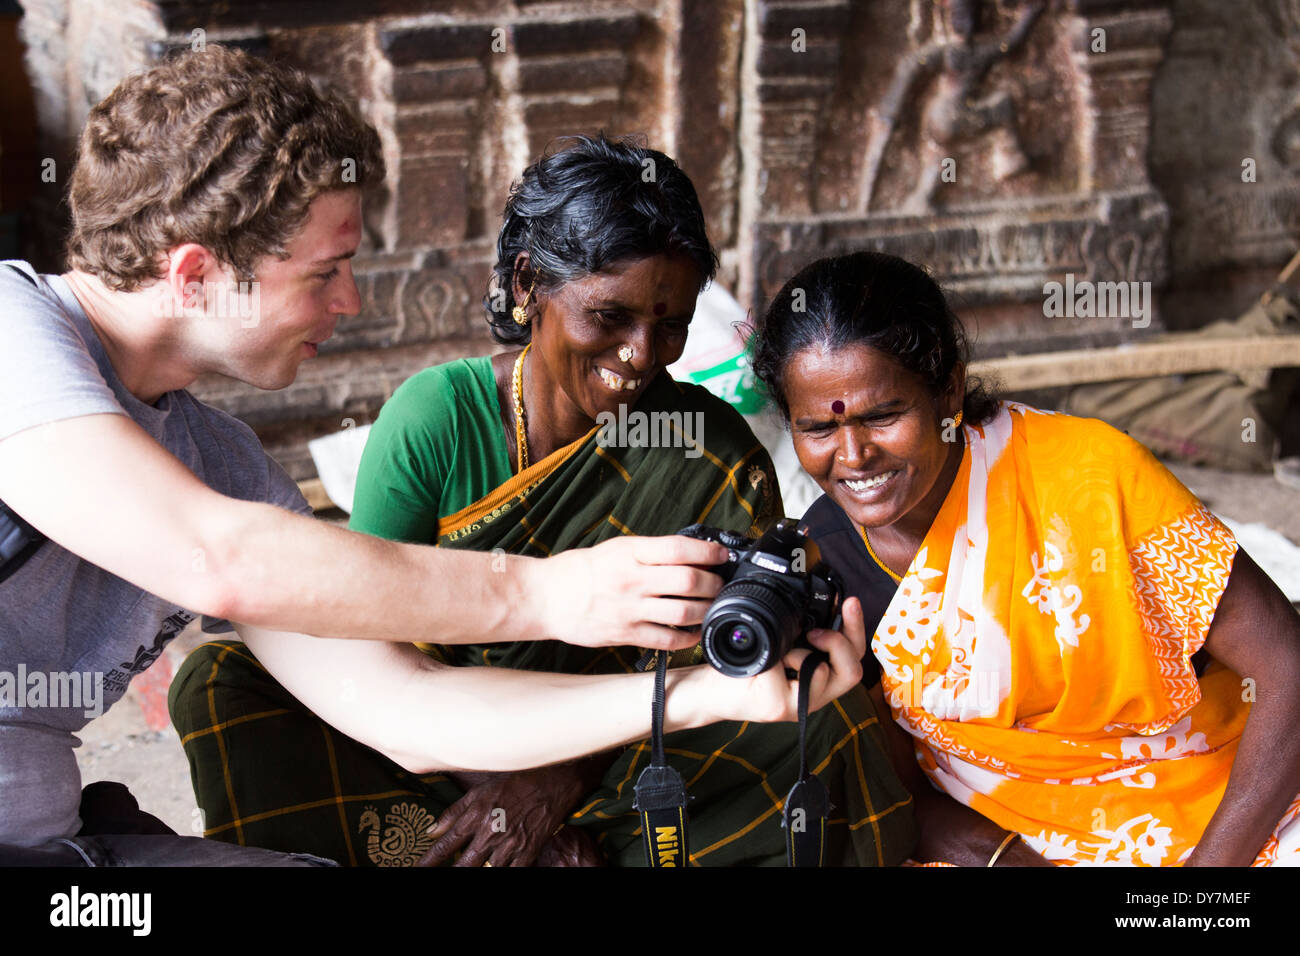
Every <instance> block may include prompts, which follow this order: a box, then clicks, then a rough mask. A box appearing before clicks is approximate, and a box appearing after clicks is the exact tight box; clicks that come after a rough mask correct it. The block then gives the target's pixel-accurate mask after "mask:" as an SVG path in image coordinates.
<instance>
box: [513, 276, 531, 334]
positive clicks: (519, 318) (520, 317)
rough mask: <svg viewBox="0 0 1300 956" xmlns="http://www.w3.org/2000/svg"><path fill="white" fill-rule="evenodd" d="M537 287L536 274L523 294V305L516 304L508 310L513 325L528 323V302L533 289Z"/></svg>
mask: <svg viewBox="0 0 1300 956" xmlns="http://www.w3.org/2000/svg"><path fill="white" fill-rule="evenodd" d="M535 288H537V276H535V275H534V276H533V284H532V285H530V286H529V287H528V293H527V294H526V295H525V296H524V302H523V305H517V306H515V307H514V308H513V309H511V310H510V317H511V318H512V319H514V320H515V325H527V324H528V302H529V300H530V299H532V297H533V289H535Z"/></svg>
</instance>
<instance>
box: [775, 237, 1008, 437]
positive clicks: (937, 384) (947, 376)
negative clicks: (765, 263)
mask: <svg viewBox="0 0 1300 956" xmlns="http://www.w3.org/2000/svg"><path fill="white" fill-rule="evenodd" d="M851 345H868V346H870V347H871V348H873V349H876V350H878V351H880V352H883V353H884V354H886V355H888V356H890V357H891V358H892V359H893V360H894V361H895V362H897V363H898V364H899V365H901V366H902V367H903V368H905V369H907V370H908V371H909V372H912V373H914V374H916V375H918V376H920V377H921V380H922V381H923V382H924V383H925V385H926V387H927V388H928V389H929V391H930V393H931V394H932V395H934V396H935V397H936V398H937V397H938V396H940V395H942V394H943V393H944V392H945V391H946V390H947V389H948V386H949V384H950V382H951V381H952V373H953V369H954V368H955V366H956V365H957V363H958V362H961V363H963V364H969V362H970V343H969V341H968V339H967V338H966V331H965V329H963V328H962V324H961V320H960V319H958V318H957V316H956V315H955V314H954V313H953V311H952V309H951V308H949V306H948V301H947V299H945V298H944V294H943V291H942V290H941V289H940V288H939V285H938V283H937V282H935V281H934V279H933V278H931V277H930V274H929V273H928V272H926V271H925V270H924V269H922V268H920V267H919V266H915V265H913V264H912V263H910V262H908V261H907V260H905V259H900V258H899V257H898V256H891V255H888V254H887V253H883V252H854V253H850V254H848V255H842V256H836V257H834V258H828V259H818V260H817V261H816V262H813V263H811V264H810V265H807V266H804V268H802V269H801V270H799V272H798V273H797V274H796V275H795V276H794V278H792V279H791V280H790V281H789V282H787V283H786V284H785V286H784V287H783V288H782V289H781V291H780V293H778V294H777V296H776V298H775V299H773V300H772V304H771V305H769V306H768V308H767V311H766V313H765V314H764V315H763V317H762V318H761V319H760V320H759V322H758V325H757V328H756V329H755V332H754V336H753V338H752V340H751V342H750V348H751V351H752V353H753V354H752V358H751V364H752V367H753V371H754V374H755V375H756V376H757V377H758V379H759V381H760V382H762V384H763V387H764V389H765V391H766V392H767V393H768V395H769V396H770V397H771V398H772V400H773V401H775V402H776V404H777V407H779V408H780V409H781V413H782V414H783V415H784V416H785V418H786V420H787V422H788V421H789V418H790V407H789V405H788V404H787V402H786V399H785V389H784V383H783V376H784V374H785V370H786V368H787V367H788V365H789V363H790V360H791V359H792V358H794V356H795V355H797V354H798V353H800V352H802V351H803V350H804V349H807V348H813V347H826V348H829V349H841V348H845V347H848V346H851ZM997 407H998V403H997V399H996V398H995V397H994V396H993V395H991V394H990V393H989V391H988V389H987V388H986V386H985V385H984V383H983V382H981V381H980V380H979V379H977V378H972V377H970V376H968V377H967V378H966V395H965V398H964V400H963V402H962V416H963V419H964V420H965V421H966V422H967V423H969V424H972V425H980V424H984V423H985V422H988V421H990V420H991V419H992V418H993V416H994V414H995V413H996V412H997Z"/></svg>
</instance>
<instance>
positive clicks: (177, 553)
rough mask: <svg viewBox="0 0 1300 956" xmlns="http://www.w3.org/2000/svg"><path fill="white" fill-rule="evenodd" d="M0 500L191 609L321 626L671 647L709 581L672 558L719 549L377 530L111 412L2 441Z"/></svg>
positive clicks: (282, 626) (374, 633)
mask: <svg viewBox="0 0 1300 956" xmlns="http://www.w3.org/2000/svg"><path fill="white" fill-rule="evenodd" d="M0 501H4V502H5V503H6V504H8V505H9V507H11V508H12V509H13V510H14V511H16V512H17V513H18V514H19V515H21V516H22V517H23V518H24V519H26V520H27V521H28V522H30V523H31V524H32V525H34V526H35V527H36V528H37V529H38V530H40V531H41V532H42V533H44V534H45V535H47V536H48V537H49V538H50V539H51V540H53V541H55V542H57V543H58V544H60V545H62V546H63V547H65V548H67V549H68V550H69V551H72V552H73V553H74V554H77V555H78V556H80V557H82V558H84V559H85V560H87V561H90V562H92V563H93V564H96V565H98V566H100V567H102V568H104V569H105V570H108V571H111V572H112V573H114V574H116V575H118V576H119V577H121V578H123V579H125V580H127V581H130V582H131V583H132V584H135V585H136V586H138V587H140V588H143V589H144V590H146V591H149V592H151V593H153V594H157V595H158V596H160V597H163V598H165V599H167V600H170V601H174V602H176V603H177V604H179V605H180V606H182V607H185V608H188V609H189V610H192V611H195V612H198V613H202V614H207V615H209V616H212V617H220V618H225V619H227V620H232V621H240V622H243V623H247V624H250V625H253V626H255V627H260V628H266V629H273V630H285V631H295V632H302V633H307V634H315V635H318V636H320V637H361V638H371V639H378V640H389V641H433V642H437V643H440V644H457V643H481V642H489V641H512V640H532V639H555V640H565V641H568V642H570V643H577V644H584V645H588V646H603V645H616V644H633V645H637V646H641V647H669V648H679V647H684V646H688V645H689V644H690V643H692V641H693V640H695V638H694V636H692V635H690V634H687V633H683V632H678V631H674V630H672V629H670V628H669V627H666V626H664V625H686V626H689V625H693V624H698V623H699V622H700V621H701V620H702V619H703V616H704V611H705V610H706V609H707V604H708V601H707V599H708V598H711V597H712V595H713V594H714V593H716V591H717V588H718V586H719V584H720V583H721V582H720V580H719V579H718V578H717V577H716V576H715V575H712V574H709V573H706V572H704V571H699V570H696V569H695V568H690V567H681V566H679V565H686V564H690V565H709V564H715V563H719V562H721V561H723V560H725V550H724V549H722V548H721V547H720V546H717V545H712V544H707V543H705V542H702V541H695V540H692V539H687V538H677V537H673V538H626V539H622V540H615V541H610V542H606V543H605V544H602V545H600V546H598V547H596V548H591V549H585V550H580V551H570V552H566V553H565V554H562V555H559V556H557V557H554V558H549V559H546V560H539V559H533V558H522V557H515V556H508V557H505V558H504V559H503V558H501V557H496V556H493V555H490V554H481V553H472V552H463V551H448V550H445V549H439V548H434V547H426V546H420V545H410V544H399V543H396V542H392V541H385V540H382V539H379V538H373V537H369V536H367V535H362V534H357V533H354V532H350V531H345V530H343V529H341V528H336V527H333V526H331V525H328V524H325V523H324V522H319V521H313V520H312V519H310V518H305V517H302V516H300V515H295V514H292V513H290V512H288V511H285V510H283V509H281V508H277V507H275V506H273V505H269V504H262V503H257V502H247V501H239V500H237V499H234V498H228V497H226V496H225V495H221V494H219V493H217V492H215V491H213V490H212V489H211V488H209V487H208V486H207V485H205V484H203V482H201V481H199V479H198V478H196V477H195V476H194V474H193V473H192V472H190V471H189V469H187V468H186V467H185V466H184V465H182V464H181V463H180V461H178V460H177V459H176V458H175V457H174V456H173V455H171V454H170V453H169V452H167V451H166V450H165V449H164V448H163V447H162V446H161V445H159V444H158V443H157V442H156V441H154V440H153V438H151V437H150V436H149V435H148V434H147V433H145V432H144V431H143V430H142V429H141V428H139V426H137V425H136V424H135V423H134V422H133V421H131V420H130V419H129V418H127V417H125V416H123V415H111V414H103V415H87V416H83V417H80V418H70V419H65V420H62V421H57V422H52V423H50V424H46V425H40V426H36V427H34V428H29V429H26V430H25V431H21V432H18V433H17V434H14V435H11V436H10V437H8V438H5V439H4V440H2V441H0ZM664 595H681V596H683V597H684V598H686V599H685V600H683V599H677V598H669V597H664ZM692 599H693V600H692ZM652 622H653V623H652Z"/></svg>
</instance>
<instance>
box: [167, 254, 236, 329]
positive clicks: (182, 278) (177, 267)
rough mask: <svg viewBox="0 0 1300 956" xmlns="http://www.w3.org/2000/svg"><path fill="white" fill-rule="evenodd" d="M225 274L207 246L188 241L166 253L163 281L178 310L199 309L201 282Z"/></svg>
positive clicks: (202, 298) (202, 290) (200, 305)
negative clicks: (164, 278) (165, 271)
mask: <svg viewBox="0 0 1300 956" xmlns="http://www.w3.org/2000/svg"><path fill="white" fill-rule="evenodd" d="M224 277H225V275H224V270H223V269H222V268H221V264H220V263H219V262H218V261H217V257H216V256H214V255H213V254H212V253H211V252H210V251H208V249H207V247H206V246H201V245H199V244H198V243H196V242H187V243H185V244H184V245H180V246H176V247H175V248H174V249H171V250H169V251H168V253H167V275H166V282H167V288H168V291H169V292H170V293H171V298H172V302H173V304H174V305H175V306H176V308H177V314H181V315H183V314H185V312H186V311H189V310H191V309H194V308H198V309H199V310H200V311H201V310H202V307H203V303H204V302H205V300H206V297H205V294H204V284H205V283H207V282H212V281H215V280H219V279H223V278H224Z"/></svg>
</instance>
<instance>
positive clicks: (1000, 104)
mask: <svg viewBox="0 0 1300 956" xmlns="http://www.w3.org/2000/svg"><path fill="white" fill-rule="evenodd" d="M933 2H934V3H935V10H936V12H938V13H940V14H941V16H938V17H936V18H935V28H936V32H937V37H936V39H934V40H932V41H931V42H929V43H927V44H925V45H924V46H921V47H920V48H919V49H916V50H914V51H913V52H912V53H910V54H908V55H906V56H905V57H904V58H903V59H902V60H901V61H900V62H899V64H898V66H897V68H896V69H895V70H894V78H893V80H892V82H891V83H890V86H889V89H888V90H887V91H886V93H885V97H884V99H883V100H882V101H881V104H880V106H879V108H878V110H877V113H876V123H875V126H876V130H875V133H874V135H873V136H872V140H871V145H870V147H869V152H868V156H867V162H866V165H865V169H864V182H863V206H864V208H867V207H869V205H870V202H871V195H872V193H873V192H874V190H875V185H876V180H877V179H878V178H879V175H880V165H881V161H882V160H883V159H884V155H885V151H886V149H887V147H888V145H889V140H890V138H891V137H892V135H893V132H894V127H895V126H896V125H897V123H898V117H899V115H900V114H901V112H902V111H903V110H904V109H906V108H907V105H908V103H909V101H910V100H911V98H912V94H913V91H914V90H915V89H917V88H918V87H921V86H925V85H927V84H928V82H929V80H930V78H931V77H933V76H935V75H936V74H937V77H938V79H937V83H936V88H935V92H934V94H933V95H932V96H931V97H930V100H929V102H927V103H926V104H925V106H924V108H923V112H922V115H921V144H920V145H921V149H920V152H921V168H920V171H919V172H920V178H919V180H918V181H917V184H916V188H915V189H914V190H913V191H912V193H911V195H910V196H909V197H908V198H907V200H906V201H905V202H904V204H903V210H904V211H906V212H913V213H922V212H928V211H930V210H931V209H932V208H933V197H934V192H935V189H936V188H937V187H938V185H939V182H940V176H941V174H942V172H943V169H944V160H945V159H949V158H951V157H952V156H953V153H954V149H955V147H956V146H957V145H958V144H960V143H962V142H963V141H967V140H971V139H974V138H976V137H979V136H985V135H989V136H991V137H992V158H991V166H992V169H993V175H994V176H995V177H996V179H997V180H998V181H999V182H1001V181H1002V180H1004V179H1008V178H1010V177H1011V176H1014V175H1016V174H1017V173H1021V172H1023V171H1024V170H1026V169H1027V168H1028V167H1029V158H1028V157H1027V156H1026V155H1025V153H1024V150H1023V149H1021V147H1020V141H1019V138H1018V136H1017V134H1016V117H1015V105H1014V104H1013V103H1012V101H1011V96H1010V94H1009V93H1007V91H1006V90H996V91H994V92H992V93H988V94H986V95H984V96H983V97H978V98H977V94H978V93H979V91H980V88H981V86H983V84H984V81H985V77H986V76H987V75H988V71H989V70H990V69H991V68H992V67H993V66H994V65H995V64H996V63H997V62H998V61H999V60H1002V59H1003V58H1005V57H1007V56H1010V55H1011V53H1012V52H1014V51H1015V50H1016V49H1017V48H1018V47H1019V46H1020V45H1021V44H1022V43H1023V42H1024V41H1025V38H1026V37H1027V36H1028V35H1029V31H1030V30H1031V29H1032V28H1033V26H1034V23H1035V22H1036V21H1037V20H1038V17H1039V16H1040V15H1041V14H1042V12H1043V9H1044V6H1045V4H1044V2H1043V0H1032V2H1030V3H1028V4H1026V5H1025V6H1024V7H1023V9H1022V10H1021V11H1020V14H1019V16H1018V17H1017V18H1016V22H1015V24H1014V26H1012V28H1011V29H1010V30H1008V31H1007V33H1006V34H1005V35H1002V36H998V35H996V34H993V35H988V36H981V35H980V34H979V12H980V0H933ZM914 20H915V11H914Z"/></svg>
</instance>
